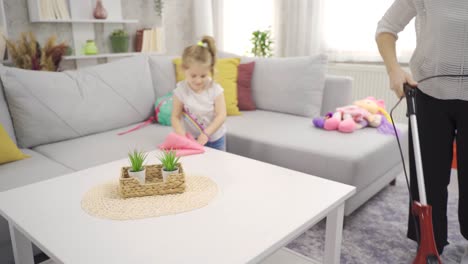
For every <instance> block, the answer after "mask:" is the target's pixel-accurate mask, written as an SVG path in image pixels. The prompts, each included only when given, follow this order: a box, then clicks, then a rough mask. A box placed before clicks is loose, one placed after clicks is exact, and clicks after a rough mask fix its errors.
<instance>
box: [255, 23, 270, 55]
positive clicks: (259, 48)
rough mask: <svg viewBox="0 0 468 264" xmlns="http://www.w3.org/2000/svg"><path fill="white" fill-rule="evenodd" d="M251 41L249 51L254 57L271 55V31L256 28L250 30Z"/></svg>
mask: <svg viewBox="0 0 468 264" xmlns="http://www.w3.org/2000/svg"><path fill="white" fill-rule="evenodd" d="M250 42H251V43H252V49H251V51H250V52H251V53H252V54H253V55H254V56H255V57H265V58H267V57H271V56H273V48H272V44H273V40H272V38H271V31H270V30H269V29H267V30H263V31H261V30H257V31H254V32H252V38H251V39H250Z"/></svg>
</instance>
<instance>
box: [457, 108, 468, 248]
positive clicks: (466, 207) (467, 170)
mask: <svg viewBox="0 0 468 264" xmlns="http://www.w3.org/2000/svg"><path fill="white" fill-rule="evenodd" d="M456 118H457V120H456V121H457V122H456V124H457V167H458V168H457V170H458V195H459V196H458V197H459V198H458V220H459V222H460V231H461V234H462V235H463V237H465V238H466V239H468V102H467V101H457V115H456Z"/></svg>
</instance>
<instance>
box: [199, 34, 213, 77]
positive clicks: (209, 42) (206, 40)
mask: <svg viewBox="0 0 468 264" xmlns="http://www.w3.org/2000/svg"><path fill="white" fill-rule="evenodd" d="M201 42H202V43H205V44H206V46H207V47H206V48H207V49H208V51H209V52H210V54H211V75H213V77H214V68H215V65H216V44H215V40H214V38H213V37H210V36H203V38H202V40H201Z"/></svg>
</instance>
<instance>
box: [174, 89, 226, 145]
mask: <svg viewBox="0 0 468 264" xmlns="http://www.w3.org/2000/svg"><path fill="white" fill-rule="evenodd" d="M207 85H208V87H207V88H206V89H205V90H203V91H202V92H201V93H196V92H194V91H193V90H192V89H191V88H190V86H189V84H188V83H187V81H185V80H183V81H180V82H179V83H177V87H176V89H175V90H174V95H175V96H177V98H178V99H179V100H180V101H181V102H182V104H183V105H184V111H185V112H186V113H188V114H189V115H190V116H191V117H192V118H193V119H195V120H196V122H197V123H198V124H200V125H201V126H202V127H204V128H206V127H208V126H209V125H210V124H211V122H213V120H214V118H215V100H216V97H218V95H220V94H222V93H223V92H224V90H223V88H222V87H221V86H220V85H219V84H217V83H215V82H214V81H212V80H209V83H208V84H207ZM183 124H184V127H185V129H186V130H187V132H189V133H190V134H192V136H194V137H195V138H197V137H198V136H199V134H200V131H199V130H198V129H196V128H195V127H194V126H193V125H192V124H191V122H190V121H188V120H187V119H185V118H183ZM224 134H226V125H225V124H222V125H221V127H219V129H218V130H216V131H215V132H214V133H213V134H212V135H211V136H210V140H209V141H210V142H213V141H216V140H218V139H220V138H221V137H223V136H224Z"/></svg>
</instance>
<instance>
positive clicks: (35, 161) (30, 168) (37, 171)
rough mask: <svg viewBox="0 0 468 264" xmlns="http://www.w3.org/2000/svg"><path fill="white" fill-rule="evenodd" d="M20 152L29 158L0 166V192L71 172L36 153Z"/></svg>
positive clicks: (25, 150)
mask: <svg viewBox="0 0 468 264" xmlns="http://www.w3.org/2000/svg"><path fill="white" fill-rule="evenodd" d="M21 151H22V152H23V153H25V154H27V155H29V156H30V158H28V159H24V160H19V161H16V162H11V163H7V164H3V165H1V166H0V192H1V191H6V190H9V189H13V188H17V187H20V186H23V185H27V184H31V183H35V182H39V181H43V180H46V179H50V178H54V177H57V176H60V175H63V174H67V173H70V172H73V170H71V169H69V168H67V167H65V166H63V165H62V164H60V163H57V162H55V161H52V160H50V159H48V158H47V157H45V156H44V155H42V154H40V153H38V152H36V151H32V150H30V149H21Z"/></svg>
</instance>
